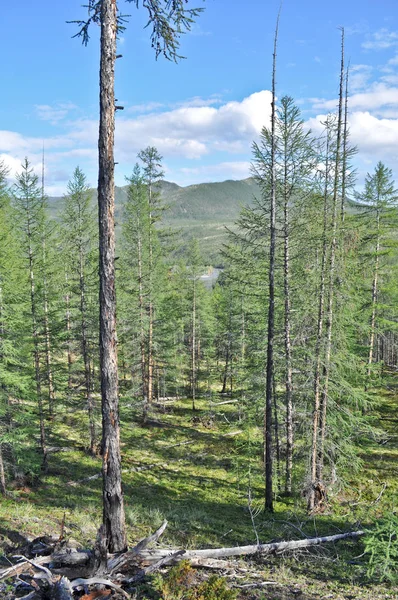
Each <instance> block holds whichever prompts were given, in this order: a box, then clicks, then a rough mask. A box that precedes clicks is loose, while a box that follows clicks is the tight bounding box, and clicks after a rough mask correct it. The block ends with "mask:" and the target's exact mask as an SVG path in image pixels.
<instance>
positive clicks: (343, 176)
mask: <svg viewBox="0 0 398 600" xmlns="http://www.w3.org/2000/svg"><path fill="white" fill-rule="evenodd" d="M348 79H349V68H347V71H346V76H345V98H344V125H343V168H342V174H341V207H340V221H341V223H344V220H345V204H346V195H347V162H348Z"/></svg>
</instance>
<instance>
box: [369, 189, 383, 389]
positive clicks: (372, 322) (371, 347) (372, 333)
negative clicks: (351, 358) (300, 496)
mask: <svg viewBox="0 0 398 600" xmlns="http://www.w3.org/2000/svg"><path fill="white" fill-rule="evenodd" d="M377 204H378V205H377V212H376V227H377V234H376V235H377V237H376V253H375V262H374V269H373V282H372V314H371V317H370V336H369V356H368V372H367V375H368V377H370V375H371V372H372V362H373V354H374V345H375V331H376V308H377V296H378V279H379V255H380V208H379V200H378V203H377Z"/></svg>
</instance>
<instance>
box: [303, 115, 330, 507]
mask: <svg viewBox="0 0 398 600" xmlns="http://www.w3.org/2000/svg"><path fill="white" fill-rule="evenodd" d="M331 135H332V132H331V124H330V121H327V122H326V156H325V183H324V191H323V227H322V259H321V275H320V284H319V298H318V321H317V338H316V346H315V372H314V408H313V413H312V442H311V455H310V490H309V495H308V510H309V511H310V512H311V511H313V510H314V506H315V484H316V460H317V455H318V433H319V431H318V428H319V409H320V391H321V361H322V349H323V343H322V341H323V322H324V318H325V314H324V312H325V288H326V262H327V254H328V239H327V238H328V236H327V230H328V199H329V174H330V160H329V152H330V144H331Z"/></svg>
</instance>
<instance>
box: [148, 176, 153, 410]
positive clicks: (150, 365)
mask: <svg viewBox="0 0 398 600" xmlns="http://www.w3.org/2000/svg"><path fill="white" fill-rule="evenodd" d="M148 194H149V195H148V202H149V232H148V233H149V238H148V245H149V306H148V319H149V327H148V403H149V404H151V402H152V396H153V366H154V360H153V279H152V274H153V240H152V227H153V223H152V182H151V181H150V182H149V184H148Z"/></svg>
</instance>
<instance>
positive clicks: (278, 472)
mask: <svg viewBox="0 0 398 600" xmlns="http://www.w3.org/2000/svg"><path fill="white" fill-rule="evenodd" d="M272 388H273V389H272V392H273V402H274V435H275V455H276V489H277V490H278V493H280V491H281V481H282V477H281V445H280V441H279V420H278V399H277V394H276V385H275V377H274V378H273V384H272Z"/></svg>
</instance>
